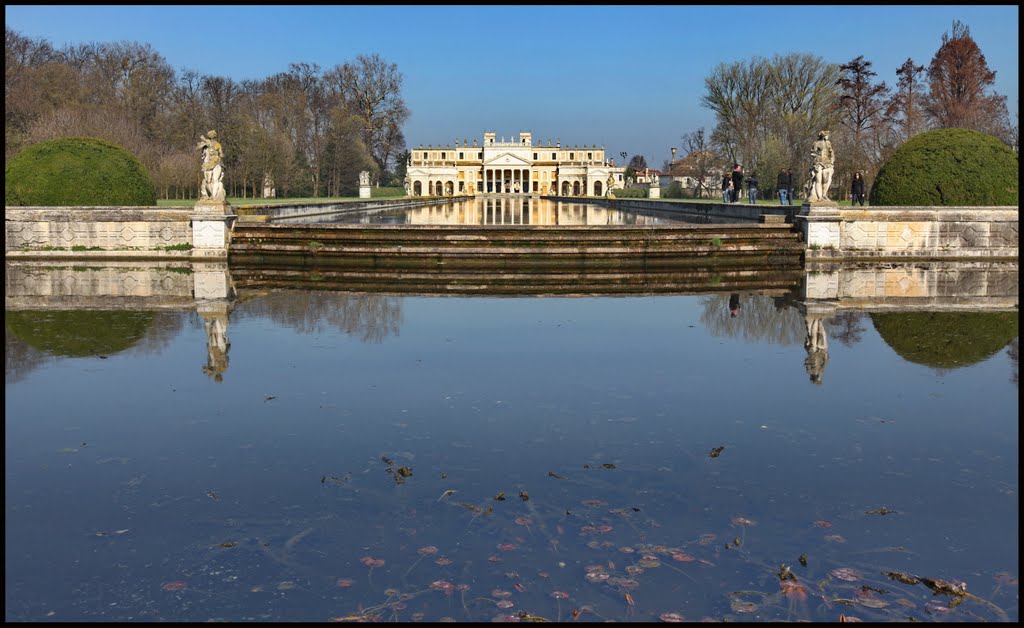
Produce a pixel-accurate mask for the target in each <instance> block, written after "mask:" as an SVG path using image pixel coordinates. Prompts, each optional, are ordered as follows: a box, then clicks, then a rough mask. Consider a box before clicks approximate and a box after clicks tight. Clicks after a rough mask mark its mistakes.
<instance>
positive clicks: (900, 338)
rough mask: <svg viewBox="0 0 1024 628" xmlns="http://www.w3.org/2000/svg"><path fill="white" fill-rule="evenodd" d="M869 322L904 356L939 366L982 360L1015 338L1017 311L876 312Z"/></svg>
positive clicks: (966, 364) (890, 345)
mask: <svg viewBox="0 0 1024 628" xmlns="http://www.w3.org/2000/svg"><path fill="white" fill-rule="evenodd" d="M871 323H872V324H873V325H874V326H875V329H876V330H878V335H879V336H881V337H882V340H884V341H885V343H886V344H887V345H889V347H891V348H892V350H893V351H895V352H896V353H897V354H898V355H899V356H900V357H902V358H903V359H905V360H907V361H909V362H914V363H915V364H923V365H924V366H930V367H932V368H941V369H954V368H959V367H962V366H968V365H971V364H974V363H976V362H981V361H982V360H985V359H987V358H989V357H991V356H993V355H995V353H996V352H997V351H999V350H1000V349H1002V348H1003V347H1005V346H1006V345H1007V344H1009V343H1010V341H1011V340H1013V339H1014V338H1016V337H1017V313H1016V312H906V313H891V314H886V313H875V314H872V315H871Z"/></svg>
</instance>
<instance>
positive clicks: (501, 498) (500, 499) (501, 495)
mask: <svg viewBox="0 0 1024 628" xmlns="http://www.w3.org/2000/svg"><path fill="white" fill-rule="evenodd" d="M494 501H498V502H503V501H505V493H504V492H501V493H498V494H497V495H495V496H494Z"/></svg>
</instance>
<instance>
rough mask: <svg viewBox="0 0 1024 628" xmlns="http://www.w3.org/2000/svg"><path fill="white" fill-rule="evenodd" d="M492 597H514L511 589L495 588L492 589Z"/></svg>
mask: <svg viewBox="0 0 1024 628" xmlns="http://www.w3.org/2000/svg"><path fill="white" fill-rule="evenodd" d="M491 597H496V598H498V599H499V600H503V599H506V598H510V597H512V592H511V591H505V590H503V589H495V590H493V591H491Z"/></svg>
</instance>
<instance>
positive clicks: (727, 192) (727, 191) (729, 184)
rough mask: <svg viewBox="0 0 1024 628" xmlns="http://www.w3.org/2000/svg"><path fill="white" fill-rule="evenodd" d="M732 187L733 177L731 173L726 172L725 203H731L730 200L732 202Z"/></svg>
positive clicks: (723, 182) (724, 185)
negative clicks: (730, 175)
mask: <svg viewBox="0 0 1024 628" xmlns="http://www.w3.org/2000/svg"><path fill="white" fill-rule="evenodd" d="M731 189H732V179H731V178H730V177H729V173H728V172H726V173H725V174H723V175H722V202H723V203H730V202H732V198H731V192H730V190H731Z"/></svg>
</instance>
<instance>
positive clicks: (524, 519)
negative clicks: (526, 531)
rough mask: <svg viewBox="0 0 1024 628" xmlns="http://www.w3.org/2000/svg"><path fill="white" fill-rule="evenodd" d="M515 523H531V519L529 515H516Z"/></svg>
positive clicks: (524, 524)
mask: <svg viewBox="0 0 1024 628" xmlns="http://www.w3.org/2000/svg"><path fill="white" fill-rule="evenodd" d="M515 523H516V525H521V526H528V525H530V524H531V523H533V520H531V519H530V518H529V517H516V518H515Z"/></svg>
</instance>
